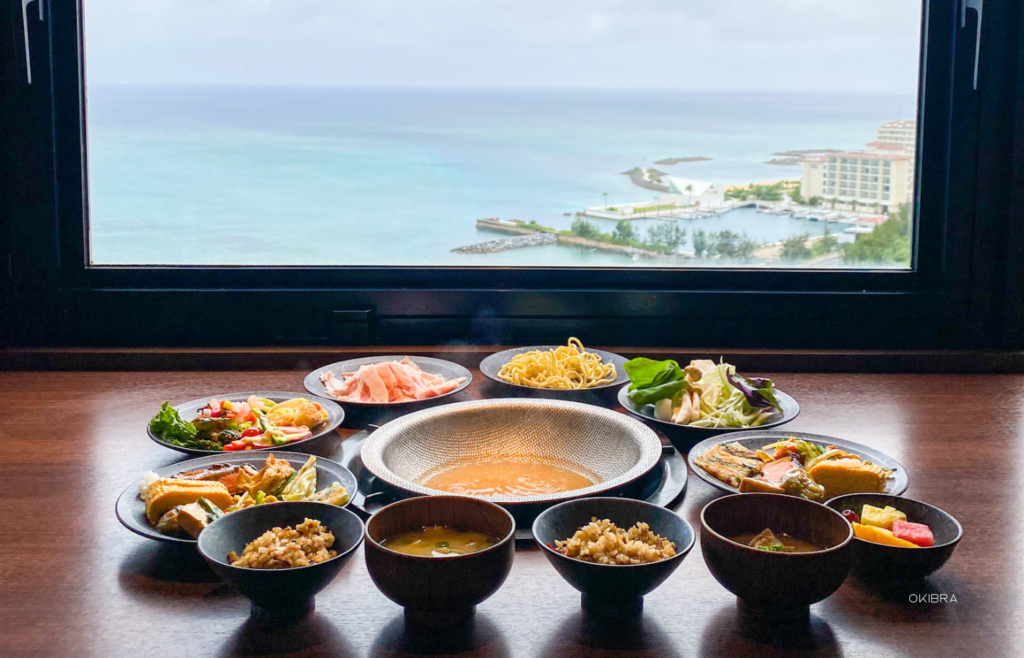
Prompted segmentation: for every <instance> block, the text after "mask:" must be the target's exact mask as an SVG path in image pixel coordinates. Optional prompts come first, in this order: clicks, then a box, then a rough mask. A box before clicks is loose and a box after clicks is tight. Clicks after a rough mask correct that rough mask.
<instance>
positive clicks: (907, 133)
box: [800, 120, 917, 213]
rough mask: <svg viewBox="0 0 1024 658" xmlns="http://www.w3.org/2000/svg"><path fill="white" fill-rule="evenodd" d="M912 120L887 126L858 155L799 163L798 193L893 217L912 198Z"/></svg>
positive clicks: (914, 127) (835, 155)
mask: <svg viewBox="0 0 1024 658" xmlns="http://www.w3.org/2000/svg"><path fill="white" fill-rule="evenodd" d="M916 138H917V122H916V121H907V120H903V121H890V122H889V123H887V124H885V125H883V126H881V127H880V128H879V129H878V134H877V140H876V141H874V142H871V143H870V144H868V145H867V147H866V148H865V149H864V150H863V151H848V152H839V153H827V154H825V155H822V156H816V157H810V158H804V160H803V161H802V162H801V164H802V166H803V180H802V183H801V190H800V193H801V194H802V195H803V197H804V198H805V199H809V198H811V197H815V196H817V197H821V198H822V199H826V200H830V199H836V201H837V205H838V206H842V207H847V208H852V207H854V206H853V203H852V202H853V201H856V202H857V206H859V207H861V208H863V209H865V210H868V209H873V208H877V209H878V210H879V211H880V212H884V213H887V212H892V211H894V210H896V208H897V207H898V206H899V205H900V204H903V203H907V202H909V201H910V200H911V199H913V196H914V169H915V167H914V149H915V143H916Z"/></svg>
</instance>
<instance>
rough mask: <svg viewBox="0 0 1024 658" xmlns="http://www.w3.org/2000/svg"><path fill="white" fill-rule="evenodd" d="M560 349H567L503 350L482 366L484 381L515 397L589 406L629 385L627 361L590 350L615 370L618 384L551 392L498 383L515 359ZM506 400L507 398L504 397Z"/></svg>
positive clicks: (599, 351)
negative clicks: (596, 396)
mask: <svg viewBox="0 0 1024 658" xmlns="http://www.w3.org/2000/svg"><path fill="white" fill-rule="evenodd" d="M557 347H565V346H564V345H534V346H532V347H516V348H513V349H510V350H504V351H503V352H497V353H495V354H492V355H490V356H489V357H487V358H485V359H484V360H483V361H481V362H480V372H482V373H483V374H484V376H485V377H487V378H488V379H490V380H491V381H493V382H496V383H497V384H499V385H500V388H499V390H501V389H504V392H505V393H507V392H513V391H514V392H515V393H514V394H518V395H524V396H530V397H543V398H554V399H558V400H575V401H576V402H588V401H589V400H588V398H590V397H592V396H593V395H594V394H597V393H602V392H603V393H609V394H610V393H611V392H612V391H613V390H614V389H615V388H616V387H617V386H622V385H623V384H625V383H626V382H628V381H629V377H627V376H626V369H625V368H624V367H623V366H624V364H625V363H626V361H628V360H629V359H627V358H626V357H623V356H619V355H618V354H613V353H611V352H605V351H604V350H594V349H590V348H589V347H588V348H586V349H587V351H588V352H591V353H593V354H597V355H598V356H600V357H601V359H602V360H604V362H605V363H611V364H613V365H614V366H615V374H616V375H617V376H616V378H615V381H613V382H610V383H608V384H602V385H600V386H594V387H591V388H582V389H572V390H562V389H551V388H534V387H532V386H520V385H519V384H510V383H508V382H506V381H504V380H502V379H498V373H499V372H501V368H502V366H504V365H505V364H506V363H508V362H509V361H511V360H512V359H513V358H514V357H516V356H519V355H520V354H524V353H526V352H531V351H533V350H540V351H542V352H545V351H547V350H552V349H555V348H557ZM503 396H504V395H503Z"/></svg>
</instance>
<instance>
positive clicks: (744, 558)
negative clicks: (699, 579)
mask: <svg viewBox="0 0 1024 658" xmlns="http://www.w3.org/2000/svg"><path fill="white" fill-rule="evenodd" d="M700 522H701V533H700V545H701V552H702V553H703V554H704V562H705V563H706V564H707V566H708V570H710V571H711V575H713V576H714V577H715V580H717V581H718V582H719V583H720V584H721V585H722V586H723V587H725V589H727V590H729V591H730V592H732V593H733V594H735V595H736V597H737V599H739V603H740V606H741V607H742V608H744V609H745V610H747V611H749V612H753V613H755V614H758V615H764V616H768V617H776V618H798V617H805V616H807V615H808V614H809V607H810V606H811V605H813V604H814V603H817V602H819V601H822V600H824V599H826V598H828V597H829V596H831V595H832V594H833V593H834V592H835V591H836V590H837V589H839V586H840V585H842V584H843V581H844V580H846V576H847V574H849V572H850V565H851V564H852V560H853V552H852V550H851V549H852V542H853V529H852V528H851V526H850V524H849V523H847V521H846V519H844V518H843V516H842V515H841V514H839V513H838V512H836V511H835V510H832V509H829V508H828V507H825V506H824V505H820V504H818V503H815V502H812V501H810V500H806V499H803V498H797V497H795V496H786V495H782V494H768V493H746V494H734V495H731V496H725V497H723V498H718V499H716V500H713V501H711V502H710V503H708V504H707V505H706V506H705V507H704V509H703V510H701V513H700Z"/></svg>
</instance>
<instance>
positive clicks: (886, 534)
mask: <svg viewBox="0 0 1024 658" xmlns="http://www.w3.org/2000/svg"><path fill="white" fill-rule="evenodd" d="M874 509H878V508H877V507H876V508H874ZM879 511H881V510H879ZM861 518H862V519H863V518H864V517H861ZM853 535H854V536H855V537H856V538H857V539H863V540H864V541H869V542H872V543H874V544H885V545H887V546H898V547H899V548H917V545H916V544H912V543H911V542H909V541H906V540H903V539H897V538H896V537H895V536H894V535H893V534H892V531H890V530H886V529H885V528H876V527H875V526H870V525H863V524H861V523H854V524H853Z"/></svg>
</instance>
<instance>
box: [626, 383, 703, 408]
mask: <svg viewBox="0 0 1024 658" xmlns="http://www.w3.org/2000/svg"><path fill="white" fill-rule="evenodd" d="M689 389H690V383H689V382H688V381H686V380H685V379H677V380H675V381H674V382H666V383H664V384H660V385H658V386H652V387H649V388H642V389H640V390H638V391H630V392H629V399H630V401H632V402H633V404H635V405H637V406H643V405H645V404H654V403H655V402H657V401H658V400H664V399H665V398H671V397H673V396H674V395H675V394H676V393H678V392H679V391H683V390H689Z"/></svg>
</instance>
